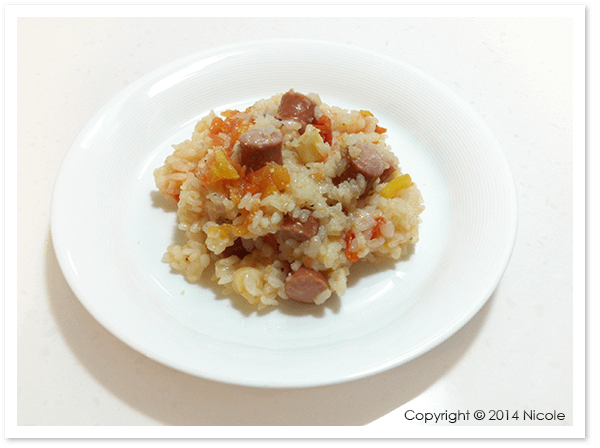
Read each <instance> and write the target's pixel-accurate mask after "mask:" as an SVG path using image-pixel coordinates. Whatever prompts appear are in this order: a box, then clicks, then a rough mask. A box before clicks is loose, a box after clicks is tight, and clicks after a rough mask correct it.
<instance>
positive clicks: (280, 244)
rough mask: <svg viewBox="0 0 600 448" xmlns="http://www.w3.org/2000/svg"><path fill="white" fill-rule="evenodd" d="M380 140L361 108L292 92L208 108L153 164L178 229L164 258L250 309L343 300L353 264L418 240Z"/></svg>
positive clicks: (413, 198) (407, 181) (409, 201)
mask: <svg viewBox="0 0 600 448" xmlns="http://www.w3.org/2000/svg"><path fill="white" fill-rule="evenodd" d="M385 140H386V129H385V128H383V127H380V126H379V124H378V120H377V119H376V118H375V117H374V116H373V114H372V113H370V112H369V111H366V110H346V109H342V108H339V107H335V106H330V105H327V104H325V103H323V102H322V101H321V99H320V97H319V96H318V95H317V94H306V95H305V94H302V93H299V92H295V91H294V90H290V91H288V92H285V93H278V94H276V95H274V96H272V97H271V98H268V99H264V100H260V101H258V102H256V103H255V104H254V105H252V106H251V107H248V108H247V109H246V110H243V111H238V110H227V111H224V112H222V113H220V114H219V115H217V114H216V113H215V112H214V111H213V112H211V113H210V114H208V115H207V116H206V117H204V118H202V119H201V120H200V121H199V122H198V123H197V124H196V126H195V129H194V131H193V133H192V136H191V139H188V140H185V141H183V142H181V143H179V144H176V145H173V149H174V152H173V154H171V155H169V156H168V157H167V158H166V160H165V163H164V165H163V166H161V167H159V168H157V169H156V170H155V171H154V177H155V181H156V186H157V187H158V189H159V190H160V191H161V192H162V193H163V194H164V195H165V196H166V197H168V198H171V199H173V200H174V201H176V202H177V216H178V228H179V230H180V231H182V232H184V233H185V244H183V245H181V244H173V245H171V246H169V247H168V248H167V251H166V253H165V254H164V256H163V261H164V262H165V263H168V264H169V265H170V266H171V267H172V269H173V270H175V271H177V272H179V273H181V274H182V275H184V276H185V278H186V279H187V280H188V281H189V282H198V281H199V280H200V277H201V276H202V275H203V273H204V271H205V270H206V269H207V268H209V266H211V269H213V272H212V274H211V276H212V277H211V278H212V280H213V281H214V282H216V283H218V284H219V285H221V286H222V287H223V291H224V293H227V294H230V293H232V294H236V295H238V296H240V297H243V298H244V299H245V300H246V301H248V302H249V303H250V304H253V305H255V306H256V307H257V308H258V309H262V308H264V307H268V306H276V305H278V304H279V301H280V300H288V299H291V300H294V301H297V302H304V303H309V304H316V305H320V304H323V303H324V302H325V301H326V300H327V299H328V298H330V297H331V296H332V295H333V294H337V295H338V296H342V295H343V294H344V292H345V291H346V284H347V279H348V276H349V274H350V270H351V267H352V265H353V264H354V263H356V262H358V261H368V262H377V261H381V260H389V259H393V260H398V259H400V258H401V257H402V256H403V254H405V252H407V250H408V249H409V247H410V246H411V245H413V244H415V243H416V242H417V241H418V237H419V233H418V226H419V223H420V218H419V215H420V213H421V212H422V211H423V210H424V206H423V200H422V197H421V193H420V192H419V190H418V188H417V186H416V185H415V184H414V182H413V180H412V179H411V177H410V176H409V175H408V174H405V173H402V170H401V168H400V167H399V161H398V158H397V157H396V155H395V154H394V153H393V152H392V150H391V148H390V147H389V146H388V145H387V144H386V142H385Z"/></svg>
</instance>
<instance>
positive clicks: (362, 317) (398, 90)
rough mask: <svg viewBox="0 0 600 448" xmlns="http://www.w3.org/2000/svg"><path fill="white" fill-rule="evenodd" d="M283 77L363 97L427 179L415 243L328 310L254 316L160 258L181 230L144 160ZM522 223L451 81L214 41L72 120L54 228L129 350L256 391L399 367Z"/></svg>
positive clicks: (499, 264)
mask: <svg viewBox="0 0 600 448" xmlns="http://www.w3.org/2000/svg"><path fill="white" fill-rule="evenodd" d="M290 88H293V89H295V90H297V91H300V92H305V93H309V92H315V93H318V94H319V95H320V96H321V99H322V100H323V101H324V102H325V103H327V104H330V105H335V106H340V107H344V108H352V109H367V110H370V111H371V112H373V114H374V115H375V116H376V117H377V118H379V121H380V125H381V126H383V127H385V128H387V129H388V135H389V139H388V143H389V144H390V146H391V147H392V149H393V150H394V151H395V153H396V154H397V155H398V158H399V159H400V166H401V167H402V169H403V171H404V172H407V173H410V175H411V176H412V178H413V180H414V181H415V183H416V184H417V186H418V187H419V188H420V190H421V192H422V194H423V198H424V201H425V206H426V210H425V212H424V213H423V214H422V215H421V217H422V220H423V222H422V224H421V226H420V242H419V243H418V244H417V245H416V246H415V249H414V252H413V253H412V254H410V256H409V257H407V258H406V259H404V260H401V261H399V262H397V263H392V262H390V263H384V264H377V265H369V264H366V263H365V264H362V263H357V264H356V265H355V266H353V269H352V271H351V276H350V280H349V284H348V290H347V292H346V294H345V295H344V296H343V297H341V298H337V297H333V298H331V299H330V300H329V301H327V302H326V304H325V305H324V306H320V307H317V306H306V305H302V304H297V303H288V302H284V303H282V304H281V306H279V307H276V308H274V309H271V310H267V311H261V312H257V311H255V310H254V309H252V308H251V307H250V306H248V305H247V304H245V301H244V300H243V299H241V298H236V297H224V296H221V295H220V292H219V291H220V290H219V288H217V287H215V286H214V285H212V284H211V282H210V280H209V277H210V274H208V275H205V277H206V278H205V279H204V280H203V281H202V282H200V284H190V283H188V282H186V281H185V280H184V278H183V276H181V275H180V274H177V273H175V272H172V271H171V270H170V267H169V266H168V265H167V264H165V263H163V262H162V261H161V257H162V255H163V253H164V252H165V250H166V248H167V246H168V245H169V244H172V243H173V242H175V241H177V240H178V239H179V238H181V236H180V235H179V234H178V231H176V223H177V221H176V209H175V206H174V205H173V204H170V203H169V202H167V201H166V200H164V199H163V198H162V195H161V194H160V193H159V192H158V191H157V189H156V187H155V185H154V178H153V174H152V173H153V170H154V169H155V168H157V167H159V166H160V165H162V164H163V162H164V159H165V158H166V157H167V155H169V154H170V153H171V152H172V148H171V144H175V143H179V142H181V141H183V140H185V139H187V138H190V137H191V133H192V130H193V127H194V124H195V123H196V121H197V120H199V119H200V118H201V117H202V116H204V115H205V114H207V113H208V112H209V111H210V110H211V109H214V110H215V111H216V112H219V111H221V110H224V109H230V108H238V109H240V108H245V107H247V106H249V105H251V104H252V103H254V102H255V101H256V100H259V99H262V98H268V97H270V96H272V95H274V94H275V93H278V92H284V91H287V90H289V89H290ZM516 223H517V207H516V194H515V189H514V183H513V180H512V176H511V173H510V170H509V167H508V164H507V161H506V159H505V157H504V155H503V153H502V151H501V149H500V147H499V145H498V143H497V142H496V140H495V139H494V137H493V136H492V135H491V133H490V131H489V130H488V128H487V127H486V126H485V125H484V123H483V122H482V120H481V119H480V118H478V116H477V115H476V114H475V113H474V112H473V111H472V110H471V108H470V107H468V106H467V105H466V104H465V103H464V102H463V101H462V100H461V99H460V98H458V97H457V96H456V95H455V94H453V93H452V92H451V91H450V90H449V89H447V88H445V87H444V86H442V85H441V84H440V83H438V82H437V81H435V80H434V79H432V78H431V77H429V76H427V75H425V74H423V73H422V72H420V71H418V70H416V69H414V68H413V67H410V66H408V65H406V64H403V63H401V62H398V61H396V60H393V59H391V58H388V57H386V56H383V55H379V54H376V53H373V52H370V51H365V50H362V49H359V48H355V47H349V46H345V45H339V44H331V43H327V42H315V41H298V40H280V41H268V42H263V41H261V42H250V43H245V44H238V45H233V46H227V47H221V48H218V49H214V50H211V51H207V52H204V53H201V54H196V55H193V56H189V57H187V58H185V59H182V60H179V61H176V62H174V63H171V64H169V65H167V66H166V67H164V68H162V69H159V70H157V71H155V72H153V73H151V74H149V75H147V76H145V77H143V78H142V79H140V80H138V81H137V82H135V83H133V84H132V85H130V86H129V87H128V88H126V89H125V90H123V91H122V92H121V93H120V94H118V95H117V96H116V97H115V98H113V99H112V100H111V101H110V102H109V103H108V104H107V105H106V106H105V107H104V108H103V109H102V110H100V111H99V112H98V114H97V115H96V116H94V118H93V119H92V120H91V121H90V123H89V124H88V125H87V126H86V127H85V128H84V129H83V130H82V132H81V133H80V135H79V136H78V137H77V139H76V141H75V142H74V143H73V145H72V147H71V148H70V150H69V152H68V153H67V156H66V157H65V159H64V162H63V164H62V166H61V169H60V172H59V174H58V178H57V180H56V184H55V189H54V193H53V205H52V238H53V243H54V248H55V250H56V255H57V258H58V261H59V263H60V266H61V268H62V270H63V272H64V274H65V277H66V279H67V281H68V282H69V284H70V286H71V287H72V289H73V291H74V293H75V294H76V295H77V296H78V298H79V299H80V301H81V302H82V304H83V305H84V306H85V307H86V308H87V310H88V311H89V312H90V313H91V314H92V315H93V316H94V317H95V318H96V319H97V320H98V322H100V323H101V324H102V325H103V326H105V327H106V328H107V329H108V330H109V331H110V332H112V333H113V334H114V335H115V336H117V337H118V338H120V339H121V340H122V341H124V342H125V343H127V344H128V345H130V346H131V347H133V348H134V349H136V350H138V351H139V352H140V353H143V354H144V355H146V356H148V357H150V358H152V359H154V360H156V361H158V362H160V363H163V364H165V365H168V366H170V367H173V368H175V369H178V370H181V371H183V372H187V373H189V374H192V375H197V376H201V377H205V378H210V379H213V380H218V381H223V382H228V383H234V384H240V385H248V386H260V387H307V386H318V385H325V384H332V383H339V382H343V381H349V380H353V379H357V378H361V377H365V376H367V375H371V374H375V373H378V372H381V371H384V370H386V369H389V368H392V367H395V366H398V365H401V364H403V363H405V362H407V361H409V360H411V359H413V358H415V357H416V356H418V355H421V354H423V353H425V352H426V351H428V350H430V349H432V348H433V347H435V346H436V345H438V344H440V343H441V342H443V341H444V340H445V339H447V338H448V337H450V336H451V335H452V334H454V333H455V332H456V331H457V330H458V329H460V328H461V327H462V326H463V325H464V324H465V323H466V322H467V321H469V319H471V317H472V316H473V315H474V314H475V313H476V312H477V311H478V310H479V309H480V308H481V307H482V306H483V304H484V303H485V302H486V300H487V299H488V298H489V297H490V295H491V294H492V292H493V291H494V289H495V288H496V285H497V284H498V282H499V280H500V278H501V276H502V274H503V272H504V270H505V268H506V265H507V263H508V260H509V257H510V254H511V252H512V248H513V244H514V239H515V233H516Z"/></svg>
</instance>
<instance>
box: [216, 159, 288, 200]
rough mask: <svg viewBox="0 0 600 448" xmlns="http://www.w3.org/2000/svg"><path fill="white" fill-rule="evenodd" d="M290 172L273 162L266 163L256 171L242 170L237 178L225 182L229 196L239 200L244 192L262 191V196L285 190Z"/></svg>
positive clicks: (254, 192)
mask: <svg viewBox="0 0 600 448" xmlns="http://www.w3.org/2000/svg"><path fill="white" fill-rule="evenodd" d="M290 180H291V179H290V174H289V173H288V170H287V169H286V168H285V167H283V166H281V165H277V164H275V163H267V164H266V165H265V166H263V167H262V168H261V169H259V170H257V171H250V172H247V173H246V172H245V170H244V172H243V174H242V175H241V176H240V177H239V179H234V180H231V181H229V182H227V183H226V185H227V187H228V189H229V192H230V194H231V198H232V199H233V200H234V201H236V202H239V201H240V200H241V199H242V197H243V196H244V195H245V194H246V193H250V194H252V195H254V194H256V193H262V197H263V198H264V197H267V196H269V195H271V194H273V193H275V192H277V191H283V190H285V187H286V186H287V184H289V183H290Z"/></svg>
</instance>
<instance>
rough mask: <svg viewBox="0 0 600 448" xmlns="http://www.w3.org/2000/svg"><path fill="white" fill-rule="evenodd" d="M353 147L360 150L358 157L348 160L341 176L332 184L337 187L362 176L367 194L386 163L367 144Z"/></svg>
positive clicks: (382, 171) (375, 150)
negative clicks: (365, 183) (365, 182)
mask: <svg viewBox="0 0 600 448" xmlns="http://www.w3.org/2000/svg"><path fill="white" fill-rule="evenodd" d="M355 146H356V148H358V149H359V150H360V153H359V154H358V157H356V158H355V159H353V158H350V157H349V158H348V166H347V167H346V169H345V170H344V172H343V173H342V174H340V175H339V176H338V177H336V178H335V179H333V183H334V184H335V185H339V184H341V183H342V182H344V181H346V180H348V179H356V176H358V175H359V174H362V175H363V176H364V178H365V180H366V181H367V188H366V189H365V192H367V191H369V190H370V189H371V186H372V185H373V182H375V179H377V178H378V177H379V176H381V175H383V174H384V173H385V171H386V167H387V166H388V163H387V162H386V161H385V159H384V158H383V156H382V155H381V154H380V153H379V151H377V148H376V147H375V146H373V145H370V144H368V143H357V144H356V145H355Z"/></svg>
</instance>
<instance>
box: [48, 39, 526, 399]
mask: <svg viewBox="0 0 600 448" xmlns="http://www.w3.org/2000/svg"><path fill="white" fill-rule="evenodd" d="M288 43H295V44H306V45H327V46H329V47H335V48H338V49H343V50H345V51H350V52H359V53H362V54H364V55H368V56H369V57H374V58H377V59H381V60H385V61H387V62H388V63H391V64H394V65H398V66H400V67H402V68H403V69H405V70H409V71H411V72H412V73H414V74H415V75H416V76H418V77H419V78H422V79H424V80H426V81H427V83H429V84H431V85H432V86H433V87H434V88H436V89H437V90H439V91H440V92H442V93H443V94H444V95H445V96H448V97H449V98H451V99H452V100H453V102H455V103H456V104H458V105H460V107H461V109H462V110H463V111H465V112H466V113H467V114H468V115H469V118H470V119H471V120H473V121H474V122H475V123H476V124H477V126H478V127H479V129H480V130H482V131H484V133H485V135H486V138H487V139H489V141H490V142H491V143H493V145H494V149H495V152H496V155H497V156H499V157H500V159H501V160H502V162H503V167H502V168H503V171H504V174H505V176H503V177H504V178H505V179H506V180H507V187H509V195H510V198H509V202H510V206H511V207H510V208H511V210H510V214H511V220H510V229H509V231H508V233H509V234H510V237H508V238H507V239H508V240H510V241H511V244H509V245H508V244H507V245H505V246H504V249H505V250H504V253H503V254H502V258H503V259H504V262H503V268H502V269H501V270H499V271H498V272H497V273H496V275H495V276H494V278H493V280H492V281H490V282H489V284H490V286H489V288H488V290H487V291H486V294H485V297H484V298H481V299H479V300H477V302H476V303H475V305H474V306H473V307H472V308H471V309H470V310H469V312H468V313H464V314H463V315H462V318H461V319H459V320H457V321H456V322H454V324H453V325H452V326H451V327H450V328H449V329H446V330H445V332H444V333H443V334H442V335H441V336H438V337H436V338H434V339H432V340H430V341H428V342H427V343H426V344H425V346H424V348H422V349H421V350H420V351H418V352H416V353H413V354H412V355H410V356H406V357H404V358H403V359H402V360H400V361H390V362H388V363H387V364H385V365H380V366H378V367H377V368H371V369H367V370H362V371H360V372H354V373H352V374H349V375H346V376H345V377H344V378H338V379H331V380H328V381H323V380H320V381H312V382H311V381H307V382H305V383H304V384H299V383H298V382H296V383H294V384H276V385H270V384H257V383H256V382H244V381H243V380H241V381H240V380H239V379H238V380H234V379H233V378H229V379H227V378H221V377H215V376H214V375H213V376H211V375H209V374H207V373H206V372H204V373H198V372H192V371H190V370H189V369H187V370H186V369H185V368H182V366H178V365H175V364H173V363H167V362H164V361H163V360H161V359H157V358H156V357H154V356H152V355H150V354H146V353H144V352H143V351H140V350H139V348H138V344H136V342H135V341H131V340H128V338H127V337H125V335H124V334H123V333H122V332H120V331H119V330H118V329H115V328H113V327H112V326H111V325H109V324H107V323H106V322H101V321H100V320H98V319H97V317H96V313H95V312H94V307H93V306H92V304H91V303H89V300H85V299H84V297H85V296H86V292H85V288H84V285H81V284H80V282H79V281H78V279H77V278H76V276H75V273H74V272H73V269H74V267H73V266H71V265H70V264H69V261H68V260H67V259H66V258H65V254H64V252H63V247H61V244H62V241H61V239H60V237H59V238H56V236H57V235H59V234H60V230H59V223H58V222H57V219H58V218H57V213H58V212H57V210H56V203H57V201H56V195H57V194H58V193H59V192H60V190H61V188H62V182H64V178H65V173H66V172H67V170H68V167H69V163H70V161H71V158H72V157H74V154H75V153H76V152H77V149H78V148H79V147H80V146H81V142H82V141H83V140H84V138H85V137H86V136H88V135H89V133H90V131H91V130H93V128H94V127H95V126H96V125H97V123H98V121H99V119H100V118H101V117H102V116H103V115H104V114H105V113H106V112H107V111H109V110H110V109H111V108H113V107H114V104H115V103H117V102H118V101H119V100H120V99H122V98H126V97H128V96H129V95H130V94H131V93H132V92H135V91H136V90H138V89H139V88H141V87H142V86H144V85H145V84H146V83H147V82H148V81H150V80H153V79H158V78H160V76H162V75H164V74H165V73H169V72H172V71H174V70H176V69H177V68H178V67H183V66H185V64H187V63H190V62H193V61H199V60H202V59H206V58H208V57H210V56H212V55H215V54H223V53H225V52H228V51H231V50H233V49H238V50H240V49H245V50H251V49H252V48H253V47H256V46H264V45H273V44H288ZM240 52H241V50H240ZM50 228H51V232H50V235H51V239H52V245H53V248H54V251H55V254H56V258H57V261H58V264H59V266H60V268H61V271H62V273H63V275H64V277H65V279H66V281H67V283H68V285H69V287H70V288H71V290H72V291H73V293H74V294H75V296H76V297H77V299H78V300H79V302H80V303H81V304H82V305H83V306H84V308H86V309H87V311H88V312H89V313H90V315H91V316H92V317H94V319H95V320H97V322H98V323H99V324H100V325H101V326H103V327H104V328H106V329H107V330H108V331H109V332H110V333H111V334H113V335H114V336H116V337H117V338H118V339H120V340H121V341H123V342H124V343H126V344H127V345H128V346H130V347H132V348H134V349H135V350H136V351H137V352H139V353H141V354H142V355H144V356H146V357H148V358H150V359H152V360H154V361H156V362H159V363H161V364H163V365H168V366H170V367H172V368H175V369H177V370H178V371H183V372H185V373H188V374H191V375H194V376H198V377H202V378H207V379H211V380H215V381H219V382H225V383H229V384H236V385H242V386H251V387H267V388H299V387H300V388H305V387H316V386H322V385H329V384H337V383H343V382H348V381H353V380H357V379H360V378H364V377H368V376H371V375H374V374H377V373H381V372H384V371H387V370H389V369H391V368H394V367H398V366H399V365H403V364H406V363H408V362H410V361H412V360H414V359H415V358H417V357H419V356H421V355H423V354H425V353H427V352H429V351H430V350H432V349H433V348H435V347H437V346H439V345H441V344H442V343H443V342H445V341H446V340H448V339H450V338H451V337H452V336H453V335H455V334H456V333H457V332H458V331H459V330H460V329H461V328H462V327H463V326H464V325H466V324H467V323H468V322H469V321H471V320H472V319H473V317H474V316H475V315H476V314H477V313H478V312H479V311H480V310H481V309H482V308H483V307H484V305H485V304H486V303H487V302H488V300H489V298H490V297H491V296H492V295H493V293H494V291H495V290H496V289H497V287H498V284H499V282H500V281H501V279H502V277H503V275H504V273H505V271H506V269H507V268H508V265H509V264H510V259H511V257H512V254H513V251H514V247H515V243H516V236H517V230H518V197H517V192H516V184H515V180H514V176H513V174H512V170H511V169H510V165H509V163H508V159H507V158H506V154H505V153H504V151H503V150H502V148H501V145H500V144H499V143H498V141H497V139H496V137H495V136H494V134H493V133H492V131H491V130H490V128H489V127H488V126H487V124H486V123H485V121H484V120H483V118H482V117H481V116H480V115H479V114H477V112H476V111H475V110H474V109H473V108H472V107H471V106H470V105H469V104H467V103H466V102H465V101H464V100H463V99H462V98H461V97H460V96H459V95H457V94H456V93H455V92H454V91H453V90H451V89H450V88H449V87H448V86H446V85H445V84H443V83H441V82H440V81H439V80H437V79H436V78H435V77H433V76H431V75H429V74H428V73H425V72H424V71H422V70H421V69H419V68H417V67H414V66H412V65H410V64H408V63H406V62H403V61H401V60H398V59H396V58H394V57H391V56H388V55H385V54H382V53H379V52H376V51H373V50H370V49H366V48H363V47H360V46H356V45H350V44H343V43H338V42H331V41H324V40H314V39H264V40H254V41H247V42H239V43H231V44H227V45H222V46H218V47H213V48H210V49H207V50H203V51H200V52H195V53H193V54H190V55H187V56H185V57H182V58H179V59H176V60H173V61H171V62H169V63H167V64H164V65H162V66H161V67H159V68H156V69H154V70H152V71H150V72H149V73H147V74H145V75H143V76H142V77H140V78H138V79H137V80H135V81H133V82H132V83H131V84H129V85H128V86H126V87H125V88H123V89H121V90H120V91H119V92H118V93H117V94H116V95H113V97H112V98H111V99H109V100H108V101H107V102H106V104H104V105H103V106H102V107H101V108H100V109H99V110H98V111H97V112H96V113H95V114H94V115H93V116H92V117H91V118H90V119H89V120H88V122H87V123H86V124H85V126H84V127H83V128H82V129H81V131H80V132H79V133H78V135H77V136H76V138H75V139H74V141H73V143H72V144H71V145H70V146H69V149H68V151H67V152H66V154H65V156H64V158H63V160H62V162H61V165H60V168H59V170H58V173H57V176H56V180H55V184H54V187H53V191H52V202H51V216H50Z"/></svg>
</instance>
